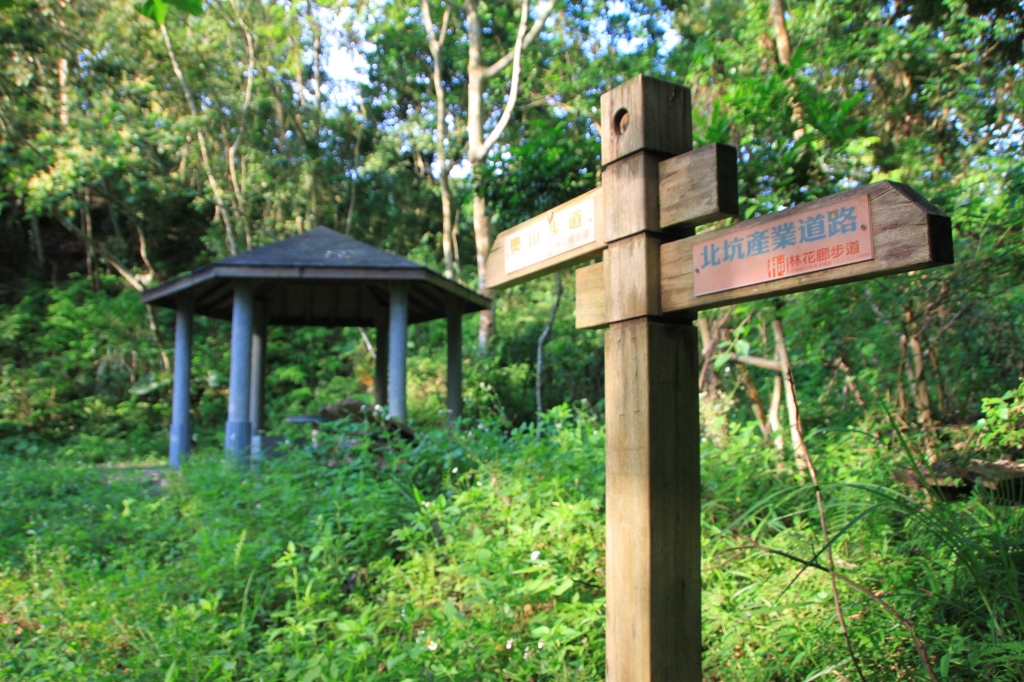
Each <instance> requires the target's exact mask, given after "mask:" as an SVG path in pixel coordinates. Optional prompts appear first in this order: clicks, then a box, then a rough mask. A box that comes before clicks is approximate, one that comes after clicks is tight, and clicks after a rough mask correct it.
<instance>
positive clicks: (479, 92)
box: [464, 0, 555, 350]
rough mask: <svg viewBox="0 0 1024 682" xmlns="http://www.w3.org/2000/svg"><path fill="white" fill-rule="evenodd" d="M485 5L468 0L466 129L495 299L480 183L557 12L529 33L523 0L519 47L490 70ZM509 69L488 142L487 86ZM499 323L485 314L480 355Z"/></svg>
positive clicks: (479, 232)
mask: <svg viewBox="0 0 1024 682" xmlns="http://www.w3.org/2000/svg"><path fill="white" fill-rule="evenodd" d="M478 6H479V0H465V4H464V10H465V13H466V28H467V31H466V33H467V37H468V43H469V47H468V63H467V66H466V93H467V103H466V128H467V134H468V137H469V150H468V151H469V153H468V154H467V157H468V159H469V164H470V168H471V169H472V171H473V182H474V196H473V235H474V237H475V241H476V262H477V280H478V288H479V291H480V293H482V294H484V295H485V296H490V295H491V293H492V292H491V290H490V289H489V288H488V286H487V274H486V271H485V265H486V262H487V255H488V253H490V250H491V225H490V216H488V215H487V199H486V198H485V197H484V196H483V194H482V192H481V188H480V187H479V180H480V178H481V177H482V170H483V168H484V164H485V163H486V161H487V153H488V152H489V151H490V150H491V148H492V147H493V146H494V144H495V143H496V142H497V141H498V139H499V138H500V137H501V134H502V133H503V132H504V130H505V128H506V126H508V122H509V120H511V117H512V110H513V108H514V107H515V103H516V98H517V97H518V95H519V80H520V68H521V58H522V53H523V50H524V49H525V48H526V47H527V46H528V45H530V43H532V42H533V40H534V39H535V38H536V37H537V35H538V34H539V33H540V30H541V28H542V27H543V26H544V22H545V21H547V18H548V16H549V15H550V14H551V11H552V10H553V9H554V7H555V3H554V0H549V2H547V3H545V4H544V5H542V6H541V7H540V8H539V9H538V12H537V18H536V19H535V20H534V22H533V26H532V27H531V28H530V30H529V31H527V30H526V26H527V22H528V19H529V16H530V3H529V0H523V8H522V12H521V14H520V18H519V31H518V32H517V34H516V42H515V46H514V47H513V48H512V50H510V51H509V52H507V53H506V54H505V55H504V56H503V57H501V58H500V59H499V60H498V61H496V62H494V63H493V64H491V65H489V66H485V65H484V63H483V57H482V54H483V52H482V50H483V41H484V34H483V28H482V26H481V24H480V15H479V13H478ZM509 65H511V66H512V75H511V77H510V78H509V93H508V98H507V99H506V101H505V106H504V109H503V110H502V113H501V117H500V118H499V119H498V122H497V123H496V124H495V126H494V128H492V129H491V132H490V133H489V134H488V135H487V137H486V139H485V138H484V120H485V117H484V114H483V94H484V88H485V86H486V85H487V81H488V80H490V79H491V78H494V77H495V76H497V75H498V74H499V73H501V72H502V71H503V70H504V69H505V68H506V67H508V66H509ZM494 329H495V320H494V306H493V305H492V306H491V308H490V309H489V310H484V311H483V312H481V313H480V332H479V338H478V346H479V348H480V350H486V348H487V345H488V343H489V342H490V339H491V337H492V336H493V335H494Z"/></svg>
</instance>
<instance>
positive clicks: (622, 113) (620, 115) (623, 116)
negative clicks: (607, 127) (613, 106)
mask: <svg viewBox="0 0 1024 682" xmlns="http://www.w3.org/2000/svg"><path fill="white" fill-rule="evenodd" d="M628 127H629V111H628V110H626V109H619V110H618V111H616V112H615V132H616V133H618V134H619V135H622V134H623V133H624V132H626V128H628Z"/></svg>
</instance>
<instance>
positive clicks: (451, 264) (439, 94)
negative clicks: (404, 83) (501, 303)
mask: <svg viewBox="0 0 1024 682" xmlns="http://www.w3.org/2000/svg"><path fill="white" fill-rule="evenodd" d="M420 7H421V13H422V15H423V27H424V28H425V29H426V31H427V45H428V47H429V48H430V56H431V59H432V60H433V68H432V69H431V74H430V75H431V80H432V81H433V83H434V101H435V103H436V105H437V108H436V114H435V115H436V117H437V140H436V144H435V157H436V159H437V175H438V184H439V185H440V186H441V251H442V253H443V255H444V276H445V277H447V278H448V279H454V278H455V249H454V234H453V230H452V191H451V187H450V186H449V184H448V174H449V168H448V159H447V152H446V149H445V143H446V142H447V141H448V124H447V119H448V106H447V105H446V104H445V91H444V79H443V74H442V73H441V48H442V47H443V46H444V39H445V37H446V36H447V35H448V19H449V17H450V16H451V8H450V7H445V10H444V14H443V15H442V16H441V27H440V30H439V31H438V32H437V33H435V32H434V24H433V20H432V19H431V18H430V5H428V4H427V0H422V2H421V5H420Z"/></svg>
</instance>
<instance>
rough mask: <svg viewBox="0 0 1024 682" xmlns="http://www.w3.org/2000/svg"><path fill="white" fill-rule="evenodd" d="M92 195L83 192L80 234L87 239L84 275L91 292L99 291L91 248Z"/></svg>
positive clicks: (94, 256)
mask: <svg viewBox="0 0 1024 682" xmlns="http://www.w3.org/2000/svg"><path fill="white" fill-rule="evenodd" d="M91 204H92V195H91V194H90V193H89V190H88V189H87V190H85V206H84V207H83V208H82V232H84V233H85V236H86V237H88V238H89V241H87V242H86V244H85V274H86V276H87V277H88V278H89V280H90V282H91V283H92V290H93V291H99V290H100V276H99V272H98V271H97V269H96V250H95V249H94V248H93V247H92V242H93V241H94V237H93V234H92V210H91Z"/></svg>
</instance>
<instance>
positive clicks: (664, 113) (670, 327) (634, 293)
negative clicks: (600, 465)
mask: <svg viewBox="0 0 1024 682" xmlns="http://www.w3.org/2000/svg"><path fill="white" fill-rule="evenodd" d="M601 113H602V130H603V131H605V135H604V138H603V139H602V159H603V160H604V162H605V163H606V167H605V170H604V176H603V177H604V185H603V196H604V201H605V211H604V212H605V227H606V239H607V241H608V250H607V252H606V253H605V263H604V265H605V268H604V292H605V295H606V297H607V315H608V322H609V323H610V328H609V330H608V332H607V335H606V337H605V368H606V369H605V371H606V384H605V400H606V430H607V440H606V461H607V464H606V466H607V484H606V486H607V600H608V631H607V652H608V653H607V656H608V658H607V666H608V669H607V679H608V682H669V681H670V680H671V681H672V682H700V679H701V631H700V464H699V461H700V460H699V441H700V436H699V423H698V414H699V412H698V404H697V400H698V398H697V338H696V330H695V329H694V327H693V325H692V321H691V320H688V319H684V320H677V321H675V322H674V323H670V322H667V321H666V320H664V319H662V317H661V312H662V311H661V285H660V282H661V274H660V257H659V253H660V246H661V241H662V235H663V233H662V232H661V228H660V219H659V200H658V185H659V167H658V164H659V162H660V161H661V160H663V159H665V158H667V157H669V156H674V155H677V154H681V153H683V152H686V151H688V150H689V149H690V146H691V141H690V98H689V91H688V90H687V89H685V88H683V87H680V86H677V85H673V84H669V83H665V82H663V81H657V80H653V79H649V78H644V77H637V78H634V79H632V80H630V81H627V82H626V83H624V84H623V85H621V86H619V87H618V88H616V89H614V90H612V91H610V92H608V93H606V94H605V95H604V96H603V97H602V98H601ZM666 236H667V235H666Z"/></svg>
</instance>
